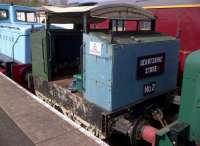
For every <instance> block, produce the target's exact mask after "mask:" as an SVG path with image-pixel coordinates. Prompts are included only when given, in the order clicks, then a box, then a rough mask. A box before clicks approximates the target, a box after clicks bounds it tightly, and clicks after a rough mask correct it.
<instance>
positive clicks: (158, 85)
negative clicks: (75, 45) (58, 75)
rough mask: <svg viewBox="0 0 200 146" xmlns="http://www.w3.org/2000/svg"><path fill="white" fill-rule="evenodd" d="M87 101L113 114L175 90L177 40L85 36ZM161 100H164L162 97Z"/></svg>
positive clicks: (154, 35) (148, 35) (156, 35)
mask: <svg viewBox="0 0 200 146" xmlns="http://www.w3.org/2000/svg"><path fill="white" fill-rule="evenodd" d="M83 40H84V41H83V44H84V45H83V46H84V56H83V87H84V97H85V98H86V99H87V100H89V101H90V102H92V103H94V104H96V105H98V106H100V107H102V108H103V109H105V110H108V111H114V110H117V109H120V108H123V107H125V106H127V105H130V104H134V103H136V102H139V101H141V100H142V101H143V100H145V99H148V98H151V97H155V96H159V95H162V94H165V93H167V92H169V91H172V90H174V89H175V88H176V80H177V70H178V50H179V49H178V48H179V45H178V44H179V43H178V40H177V39H176V38H173V37H169V36H165V35H163V34H159V33H155V32H148V33H145V32H141V33H137V34H134V33H132V34H128V33H126V34H122V33H119V34H116V35H114V36H113V41H112V43H111V41H110V40H111V39H110V36H109V35H108V34H106V33H102V32H98V33H97V32H90V33H85V34H84V36H83ZM160 98H162V96H161V97H160Z"/></svg>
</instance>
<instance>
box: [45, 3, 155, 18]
mask: <svg viewBox="0 0 200 146" xmlns="http://www.w3.org/2000/svg"><path fill="white" fill-rule="evenodd" d="M44 8H45V9H46V10H47V11H48V14H49V16H50V17H51V18H54V20H55V19H56V18H57V20H58V19H61V17H62V18H63V20H64V18H65V19H66V18H67V19H76V21H77V19H83V18H81V16H83V15H87V16H88V18H90V19H115V20H153V19H156V17H155V16H154V15H153V14H152V13H150V12H149V11H147V10H144V9H143V8H141V7H138V6H135V5H133V4H130V3H102V4H97V5H93V6H69V7H65V8H63V7H53V6H44ZM78 17H79V18H78Z"/></svg>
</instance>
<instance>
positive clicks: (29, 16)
mask: <svg viewBox="0 0 200 146" xmlns="http://www.w3.org/2000/svg"><path fill="white" fill-rule="evenodd" d="M16 17H17V20H18V21H23V22H36V17H35V12H29V11H17V12H16Z"/></svg>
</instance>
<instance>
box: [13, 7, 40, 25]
mask: <svg viewBox="0 0 200 146" xmlns="http://www.w3.org/2000/svg"><path fill="white" fill-rule="evenodd" d="M18 12H19V13H22V12H23V13H24V14H25V21H23V20H18V19H17V13H18ZM28 13H33V14H34V19H35V20H34V21H28V20H27V14H28ZM15 16H16V21H18V22H27V23H36V22H37V18H36V12H35V11H28V10H16V12H15Z"/></svg>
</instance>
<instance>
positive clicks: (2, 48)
mask: <svg viewBox="0 0 200 146" xmlns="http://www.w3.org/2000/svg"><path fill="white" fill-rule="evenodd" d="M43 27H44V26H43V25H41V24H39V23H37V18H36V9H35V8H31V7H24V6H17V5H13V4H0V44H1V45H0V63H1V64H0V65H1V71H2V72H4V73H6V74H7V75H8V76H10V77H12V78H13V79H14V80H15V81H17V82H19V83H20V84H22V85H24V86H26V84H27V75H28V74H29V73H30V72H31V44H30V35H31V33H32V30H40V29H42V28H43Z"/></svg>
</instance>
